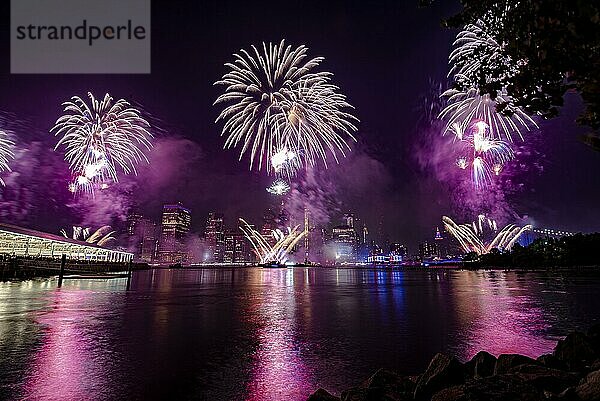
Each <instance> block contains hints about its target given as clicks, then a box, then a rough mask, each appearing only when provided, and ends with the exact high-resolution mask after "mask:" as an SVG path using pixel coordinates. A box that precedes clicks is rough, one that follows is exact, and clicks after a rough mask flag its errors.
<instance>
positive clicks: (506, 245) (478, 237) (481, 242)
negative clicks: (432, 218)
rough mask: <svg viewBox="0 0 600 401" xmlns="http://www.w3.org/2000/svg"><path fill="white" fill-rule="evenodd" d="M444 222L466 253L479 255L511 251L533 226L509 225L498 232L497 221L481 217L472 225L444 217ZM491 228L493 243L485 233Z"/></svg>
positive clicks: (447, 229)
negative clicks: (495, 250) (496, 250)
mask: <svg viewBox="0 0 600 401" xmlns="http://www.w3.org/2000/svg"><path fill="white" fill-rule="evenodd" d="M442 222H443V223H444V227H445V228H446V231H447V232H448V233H450V234H451V235H452V236H453V237H454V238H456V240H457V241H458V242H459V244H460V246H461V247H462V249H463V251H464V252H465V253H469V252H476V253H477V254H478V255H482V254H486V253H489V252H490V251H491V250H492V249H494V248H496V249H499V250H501V251H504V250H510V249H511V248H512V247H513V245H514V244H515V243H516V242H517V241H518V240H519V238H520V237H521V235H522V234H523V233H524V232H525V231H530V230H531V229H532V226H531V225H529V224H527V225H525V226H523V227H519V226H517V225H515V224H509V225H507V226H505V227H504V228H502V229H501V230H500V231H498V229H497V226H496V221H495V220H491V219H488V218H486V217H485V215H479V217H478V220H477V221H476V222H473V223H471V224H456V223H455V222H454V221H452V219H451V218H450V217H447V216H443V217H442ZM486 226H487V227H489V231H491V232H492V233H493V234H494V236H493V238H492V240H491V241H485V239H484V231H485V230H486Z"/></svg>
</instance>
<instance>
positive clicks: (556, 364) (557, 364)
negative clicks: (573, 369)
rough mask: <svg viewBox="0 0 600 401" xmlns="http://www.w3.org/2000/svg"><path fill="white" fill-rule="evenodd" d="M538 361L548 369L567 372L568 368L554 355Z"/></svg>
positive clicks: (543, 357)
mask: <svg viewBox="0 0 600 401" xmlns="http://www.w3.org/2000/svg"><path fill="white" fill-rule="evenodd" d="M536 361H537V362H538V363H539V364H541V365H543V366H546V367H547V368H552V369H560V370H566V369H567V366H566V365H565V364H564V363H563V362H561V361H560V360H559V359H558V358H557V357H555V356H554V355H552V354H544V355H541V356H539V357H538V358H537V359H536Z"/></svg>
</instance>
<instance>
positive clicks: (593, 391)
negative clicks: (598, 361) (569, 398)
mask: <svg viewBox="0 0 600 401" xmlns="http://www.w3.org/2000/svg"><path fill="white" fill-rule="evenodd" d="M575 392H576V393H577V396H578V397H579V398H580V399H581V400H583V401H588V400H600V370H596V371H594V372H592V373H589V374H588V375H587V376H586V377H585V378H584V379H582V380H581V382H580V383H579V385H578V386H577V387H576V388H575Z"/></svg>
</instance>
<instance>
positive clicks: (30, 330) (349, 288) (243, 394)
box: [0, 268, 600, 401]
mask: <svg viewBox="0 0 600 401" xmlns="http://www.w3.org/2000/svg"><path fill="white" fill-rule="evenodd" d="M56 284H57V280H56V279H45V280H34V281H25V282H4V283H0V399H7V400H43V401H46V400H61V401H65V400H66V401H70V400H73V401H75V400H77V401H80V400H103V401H104V400H210V401H213V400H217V401H218V400H231V401H237V400H248V401H250V400H251V401H267V400H270V401H271V400H292V401H294V400H305V399H306V397H307V396H308V395H309V394H310V393H311V392H312V391H314V390H315V389H316V388H318V387H324V388H326V389H328V390H330V391H332V392H334V393H339V392H340V391H341V390H343V389H345V388H348V387H350V386H352V385H355V384H357V383H359V382H360V381H362V380H363V379H365V378H366V377H368V376H369V374H370V373H372V372H373V371H375V370H376V369H377V368H379V367H386V368H391V369H395V370H397V371H399V372H401V373H404V374H414V373H418V372H420V371H422V370H424V369H425V368H426V366H427V363H428V361H429V360H430V359H431V357H432V356H433V355H434V354H435V353H436V352H440V351H443V352H447V353H451V354H454V355H456V356H457V357H458V358H459V359H461V360H466V359H467V358H470V357H471V356H473V355H474V354H475V353H476V352H477V351H479V350H482V349H485V350H487V351H489V352H491V353H493V354H500V353H511V352H516V353H522V354H525V355H529V356H532V357H537V356H539V355H541V354H544V353H547V352H549V351H551V350H552V348H553V347H554V345H555V343H556V341H557V339H559V338H561V337H562V336H564V335H566V333H567V332H568V331H570V330H573V329H577V328H578V329H585V328H586V327H588V326H589V325H591V324H592V323H595V322H598V321H600V297H599V296H598V288H600V275H592V274H590V273H577V274H572V275H565V274H559V273H545V272H543V273H515V272H500V271H491V272H490V271H488V272H471V271H458V270H456V271H447V270H431V271H403V270H396V269H325V268H294V269H258V268H239V269H223V268H222V269H198V270H154V271H144V272H137V273H135V274H134V276H133V278H132V282H131V288H130V290H129V291H127V290H126V281H125V279H112V280H66V281H65V283H64V284H63V287H62V288H60V289H59V288H56Z"/></svg>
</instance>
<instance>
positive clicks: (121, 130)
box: [50, 93, 152, 193]
mask: <svg viewBox="0 0 600 401" xmlns="http://www.w3.org/2000/svg"><path fill="white" fill-rule="evenodd" d="M88 97H89V98H90V105H88V104H87V103H86V102H85V101H84V100H83V99H82V98H80V97H79V96H73V97H72V98H71V100H70V101H67V102H64V103H63V107H64V112H65V114H64V115H63V116H61V117H60V118H58V120H56V123H55V125H54V127H52V129H51V130H50V131H51V132H54V134H55V135H56V136H61V138H60V139H59V141H58V143H57V144H56V146H55V150H56V149H58V148H59V147H61V146H63V147H64V148H65V156H64V157H65V160H66V161H68V162H69V167H70V169H71V171H72V173H73V175H74V176H75V180H74V182H73V183H72V184H71V185H70V186H69V189H70V190H71V191H72V192H77V191H80V190H83V191H87V192H92V193H93V191H94V189H95V188H100V189H104V188H107V187H108V181H112V182H115V183H116V182H118V181H119V177H118V169H120V170H122V172H123V173H125V174H130V173H133V174H137V170H136V166H137V165H138V164H139V163H141V162H146V163H147V162H148V159H147V157H146V155H145V154H144V151H145V150H150V148H151V147H152V143H151V139H152V134H151V133H150V131H149V128H150V124H149V123H148V121H146V119H144V118H143V117H142V116H141V114H140V112H139V111H138V110H137V109H135V108H133V107H131V105H130V104H129V102H127V101H126V100H124V99H119V100H118V101H116V102H114V103H113V98H112V97H111V96H110V95H109V94H108V93H107V94H106V95H105V96H104V99H102V100H98V99H96V98H95V97H94V95H93V94H92V93H88Z"/></svg>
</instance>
